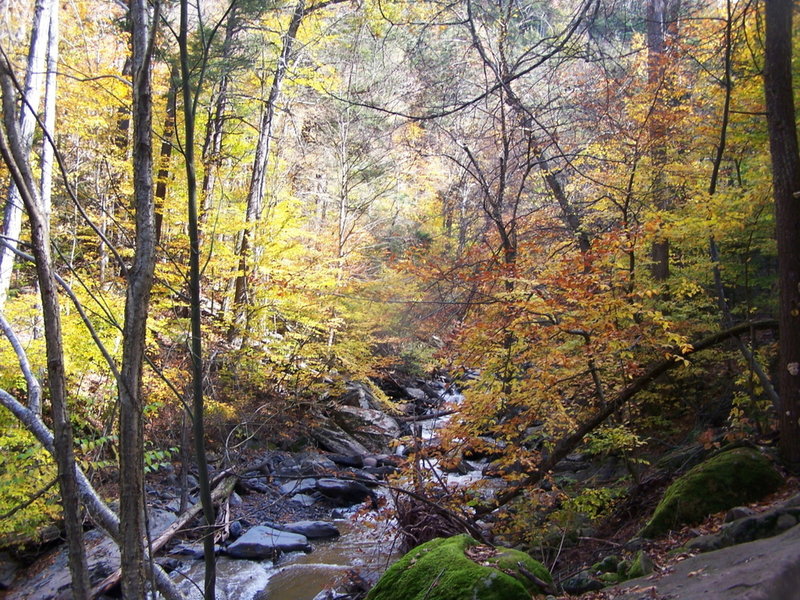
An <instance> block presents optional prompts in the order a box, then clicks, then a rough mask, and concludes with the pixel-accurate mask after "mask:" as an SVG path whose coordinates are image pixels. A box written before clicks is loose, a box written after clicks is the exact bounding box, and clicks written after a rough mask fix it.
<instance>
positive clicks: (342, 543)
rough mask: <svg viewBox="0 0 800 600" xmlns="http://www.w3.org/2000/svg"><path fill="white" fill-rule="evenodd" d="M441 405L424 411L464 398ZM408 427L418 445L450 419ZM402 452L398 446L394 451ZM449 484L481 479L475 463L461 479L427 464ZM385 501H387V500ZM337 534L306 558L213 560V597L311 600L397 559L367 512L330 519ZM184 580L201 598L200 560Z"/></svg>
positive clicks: (384, 528)
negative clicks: (351, 574)
mask: <svg viewBox="0 0 800 600" xmlns="http://www.w3.org/2000/svg"><path fill="white" fill-rule="evenodd" d="M440 398H441V403H440V404H438V405H437V406H436V407H433V408H431V409H429V412H430V413H431V414H433V413H436V412H437V411H441V410H442V408H443V407H454V406H457V405H458V404H460V403H461V401H462V400H463V396H461V395H460V394H458V393H455V392H450V391H449V390H445V391H443V392H442V393H441V396H440ZM424 417H425V415H423V419H421V420H420V421H419V422H418V423H416V424H414V425H412V430H413V435H415V436H416V437H417V438H418V439H420V440H421V442H422V443H423V444H426V443H430V442H431V441H432V440H434V439H435V438H436V436H437V430H439V429H440V428H441V427H442V426H444V425H445V424H446V423H447V421H448V420H449V419H450V416H449V415H448V416H441V417H436V418H427V419H426V418H424ZM397 451H398V452H402V451H403V449H402V447H400V448H398V449H397ZM426 466H427V467H428V468H430V469H433V470H435V471H436V473H437V475H438V476H439V477H440V478H442V479H443V480H444V481H446V482H447V483H448V485H465V484H468V483H470V482H472V481H475V479H476V478H480V476H481V475H480V473H481V470H480V465H477V464H475V465H472V466H473V467H474V468H475V470H474V471H471V472H469V473H467V474H465V475H458V474H452V473H445V472H444V471H441V470H440V469H439V467H438V465H437V464H436V463H434V462H431V463H428V464H427V465H426ZM387 500H388V501H391V500H390V498H388V497H387ZM334 523H335V525H336V526H337V528H338V529H339V531H340V532H341V535H340V536H339V537H338V538H336V539H333V540H327V541H315V542H313V546H314V549H313V551H312V552H311V553H309V554H304V553H302V552H294V553H290V554H286V555H283V556H281V557H280V558H279V559H278V560H277V562H273V561H270V560H262V561H252V560H241V559H233V558H228V557H224V556H223V557H220V558H219V559H218V561H217V570H218V576H217V581H218V584H217V585H218V590H219V591H218V595H217V598H218V599H220V600H313V599H314V598H315V597H317V595H318V594H319V593H320V592H321V591H322V590H324V589H327V588H330V587H332V586H333V585H334V584H335V583H336V582H337V581H338V580H341V579H342V578H343V576H344V575H345V574H346V573H347V571H348V570H350V569H355V570H357V571H358V572H359V573H360V574H361V575H362V576H366V577H367V578H369V575H370V574H373V575H375V576H377V575H379V574H380V573H382V572H383V571H384V570H386V568H387V567H388V566H389V565H390V564H391V563H392V562H393V561H394V560H395V559H397V558H399V555H398V553H397V552H396V550H395V533H394V526H393V524H392V522H391V521H386V520H385V519H381V518H380V517H378V518H376V513H373V512H369V513H366V514H360V515H359V516H358V517H357V518H356V517H355V511H354V510H353V511H350V516H349V517H348V518H340V519H336V520H335V521H334ZM179 573H180V575H179V576H180V577H182V578H183V579H184V581H183V582H182V584H181V587H182V589H183V590H184V591H185V592H186V593H187V595H188V596H189V597H190V598H192V600H195V599H197V600H202V594H201V593H200V589H201V587H202V581H203V564H202V561H201V560H196V561H193V562H191V563H188V564H187V565H186V566H185V567H183V568H181V569H180V571H179Z"/></svg>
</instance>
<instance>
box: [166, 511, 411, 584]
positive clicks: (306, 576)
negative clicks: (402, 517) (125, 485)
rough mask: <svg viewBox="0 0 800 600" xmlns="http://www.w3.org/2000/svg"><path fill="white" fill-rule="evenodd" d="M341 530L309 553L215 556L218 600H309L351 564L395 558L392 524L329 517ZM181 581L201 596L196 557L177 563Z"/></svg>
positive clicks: (370, 567)
mask: <svg viewBox="0 0 800 600" xmlns="http://www.w3.org/2000/svg"><path fill="white" fill-rule="evenodd" d="M334 523H335V524H336V526H337V527H338V529H339V531H341V532H342V534H341V535H340V536H339V537H338V538H336V539H334V540H326V541H315V542H314V543H313V546H314V551H313V552H311V553H310V554H304V553H302V552H293V553H290V554H286V555H283V556H281V558H280V559H279V560H278V561H277V562H273V561H270V560H262V561H254V560H241V559H234V558H228V557H225V556H223V557H220V558H219V559H218V560H217V598H218V599H219V600H312V599H313V598H314V597H315V596H316V595H317V594H319V592H321V591H322V590H323V589H325V588H328V587H331V586H332V585H333V584H335V583H336V581H337V580H339V579H341V578H342V577H343V576H344V575H345V574H346V572H347V571H348V570H349V569H351V568H356V569H358V570H359V571H362V572H364V571H373V572H375V573H379V572H382V571H384V570H385V569H386V568H387V567H388V566H389V564H391V562H392V560H393V559H395V558H396V553H395V552H394V550H393V544H392V539H393V535H392V531H391V526H390V525H388V524H386V523H383V522H377V521H374V520H370V521H364V520H363V518H361V520H359V521H356V522H354V521H353V520H351V519H340V520H336V521H334ZM178 577H179V578H180V587H181V588H182V589H183V591H184V592H185V593H186V594H187V596H188V597H189V598H191V599H192V600H194V599H197V600H202V593H201V588H202V582H203V564H202V561H201V560H197V561H194V562H192V563H190V564H189V565H188V566H187V567H185V568H182V569H181V570H180V573H179V575H178Z"/></svg>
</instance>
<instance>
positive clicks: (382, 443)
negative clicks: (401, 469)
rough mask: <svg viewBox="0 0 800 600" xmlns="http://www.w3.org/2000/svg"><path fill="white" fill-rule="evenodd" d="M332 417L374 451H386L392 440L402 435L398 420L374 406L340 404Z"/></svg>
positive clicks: (337, 423) (357, 439) (343, 428)
mask: <svg viewBox="0 0 800 600" xmlns="http://www.w3.org/2000/svg"><path fill="white" fill-rule="evenodd" d="M331 418H332V419H333V421H334V422H335V423H336V425H338V426H339V427H340V428H341V429H342V430H343V431H344V432H345V433H347V434H348V435H349V436H350V437H352V438H354V439H355V440H356V441H358V442H359V443H361V444H362V445H363V446H364V447H365V448H367V449H369V450H371V451H372V452H381V451H384V450H385V449H386V448H388V447H389V444H390V443H391V442H392V441H394V440H396V439H397V438H399V437H400V426H399V425H398V424H397V421H395V420H394V418H393V417H390V416H389V415H387V414H385V413H383V412H381V411H379V410H375V409H372V408H361V407H357V406H340V407H338V408H337V409H336V411H335V412H334V413H333V414H332V415H331ZM344 454H347V453H344ZM350 454H365V453H350Z"/></svg>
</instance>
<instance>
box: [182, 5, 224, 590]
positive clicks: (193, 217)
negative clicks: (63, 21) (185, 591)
mask: <svg viewBox="0 0 800 600" xmlns="http://www.w3.org/2000/svg"><path fill="white" fill-rule="evenodd" d="M180 14H181V17H180V31H179V34H178V46H179V49H180V69H181V91H182V94H183V126H184V140H183V148H184V152H183V156H184V165H185V168H186V186H187V212H188V221H189V222H188V229H189V309H190V321H191V353H192V400H193V401H192V405H193V411H192V421H193V425H194V444H195V460H196V461H197V471H198V474H197V479H198V482H199V485H200V504H201V505H202V507H203V520H204V521H205V523H204V526H203V530H202V540H203V554H204V559H205V582H204V588H203V598H205V600H214V598H215V595H216V580H217V568H216V557H215V556H214V521H215V518H214V503H213V501H212V499H211V485H210V484H209V481H208V464H207V462H206V447H205V426H204V412H205V407H204V401H203V332H202V312H201V306H200V302H201V297H200V223H199V219H198V213H197V173H196V171H195V160H194V130H195V115H196V112H195V110H196V106H197V95H196V94H199V93H200V87H201V85H200V84H199V83H198V84H197V89H196V91H193V90H192V81H191V70H190V67H189V40H188V37H187V36H188V28H189V3H188V0H181V3H180ZM203 51H204V52H205V51H206V48H203ZM204 64H205V63H204ZM202 77H203V72H202V71H201V73H200V74H199V78H200V80H202Z"/></svg>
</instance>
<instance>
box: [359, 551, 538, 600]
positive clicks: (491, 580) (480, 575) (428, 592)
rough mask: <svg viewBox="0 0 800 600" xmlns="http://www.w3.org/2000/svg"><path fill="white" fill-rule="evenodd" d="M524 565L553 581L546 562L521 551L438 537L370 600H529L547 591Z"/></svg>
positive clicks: (396, 569)
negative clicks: (522, 569) (541, 587)
mask: <svg viewBox="0 0 800 600" xmlns="http://www.w3.org/2000/svg"><path fill="white" fill-rule="evenodd" d="M520 563H521V564H522V565H523V566H524V568H525V569H526V570H527V571H529V572H530V573H532V574H534V575H535V576H536V577H538V578H539V579H541V580H542V581H544V582H547V583H551V582H552V578H551V577H550V573H549V572H548V571H547V569H545V567H544V566H543V565H542V564H541V563H539V562H538V561H535V560H534V559H532V558H531V557H530V556H528V555H527V554H525V553H524V552H520V551H519V550H511V549H509V548H491V547H489V546H482V545H480V544H479V543H478V542H477V541H475V540H474V539H472V538H471V537H469V536H468V535H457V536H455V537H451V538H437V539H435V540H431V541H430V542H427V543H425V544H422V545H421V546H418V547H416V548H414V549H413V550H411V552H409V553H408V554H406V555H405V556H404V557H403V558H401V559H400V560H399V561H397V562H396V563H395V564H394V565H392V566H391V567H390V568H389V570H388V571H386V573H384V574H383V576H382V577H381V578H380V580H379V581H378V583H377V584H376V585H375V587H374V588H372V590H371V591H370V593H369V595H368V596H367V600H423V599H425V600H529V599H530V597H531V595H532V594H535V593H541V592H542V590H540V589H539V588H538V587H537V586H536V585H535V584H534V583H533V582H532V581H531V580H530V578H528V577H526V576H525V575H523V574H522V573H521V572H520V566H519V565H520Z"/></svg>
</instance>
